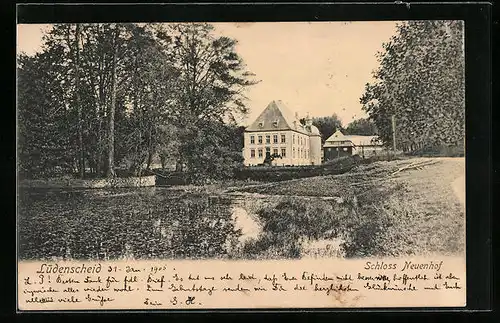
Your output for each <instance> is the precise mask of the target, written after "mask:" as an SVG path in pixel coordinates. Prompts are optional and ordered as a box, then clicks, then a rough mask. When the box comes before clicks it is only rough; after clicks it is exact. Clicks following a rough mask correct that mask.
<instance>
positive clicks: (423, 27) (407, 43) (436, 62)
mask: <svg viewBox="0 0 500 323" xmlns="http://www.w3.org/2000/svg"><path fill="white" fill-rule="evenodd" d="M463 46H464V44H463V22H461V21H409V22H405V23H401V24H399V25H398V26H397V33H396V34H395V35H394V36H393V37H392V38H391V40H390V41H389V42H388V43H386V44H384V46H383V47H384V51H383V52H381V53H379V62H380V67H379V68H378V69H377V70H376V71H375V72H374V77H375V79H376V80H375V82H373V83H372V84H367V85H366V87H365V93H364V94H363V96H362V97H361V99H360V102H361V103H362V104H363V109H364V110H365V111H366V112H367V113H368V114H369V118H370V120H372V121H373V122H374V123H375V125H376V127H377V129H378V131H379V134H380V138H381V139H382V141H383V142H384V143H385V144H387V145H392V129H391V117H392V116H393V115H394V116H395V119H396V136H397V138H396V140H397V146H398V148H399V149H402V150H404V151H411V150H415V149H420V148H424V147H439V146H453V145H462V144H463V141H464V135H465V83H464V81H465V78H464V62H465V61H464V47H463Z"/></svg>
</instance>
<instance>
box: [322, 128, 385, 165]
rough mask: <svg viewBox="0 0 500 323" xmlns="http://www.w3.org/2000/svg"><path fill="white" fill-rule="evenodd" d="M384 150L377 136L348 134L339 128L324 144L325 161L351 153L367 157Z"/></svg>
mask: <svg viewBox="0 0 500 323" xmlns="http://www.w3.org/2000/svg"><path fill="white" fill-rule="evenodd" d="M383 150H384V148H383V146H382V144H381V143H380V142H379V141H378V137H377V136H356V135H352V136H346V135H344V134H343V133H342V132H341V131H340V130H337V131H336V132H335V133H334V134H333V135H331V136H330V137H329V138H328V139H326V141H325V144H324V145H323V161H328V160H332V159H335V158H338V157H342V156H351V155H359V156H361V157H363V158H365V157H370V156H373V155H377V154H380V153H381V152H382V151H383Z"/></svg>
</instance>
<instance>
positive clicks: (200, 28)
mask: <svg viewBox="0 0 500 323" xmlns="http://www.w3.org/2000/svg"><path fill="white" fill-rule="evenodd" d="M464 71H465V52H464V21H461V20H446V21H444V20H412V21H330V22H327V21H323V22H319V21H318V22H248V23H247V22H244V23H242V22H234V23H233V22H224V23H222V22H217V23H203V22H183V23H171V22H169V23H160V22H158V23H60V24H45V25H40V24H38V25H37V24H18V25H17V152H18V156H17V160H18V163H17V164H18V172H17V179H18V181H17V191H18V200H17V212H18V214H17V228H18V232H17V236H18V241H17V247H18V264H17V268H18V282H17V284H18V285H17V286H18V288H17V297H18V309H19V310H20V311H38V310H110V309H120V310H144V309H147V310H150V309H161V310H172V309H182V310H190V309H197V310H200V309H202V310H207V309H249V308H250V309H284V308H322V309H325V308H367V307H368V308H377V307H394V308H397V307H464V306H466V266H465V265H466V258H465V157H464V156H465V73H464Z"/></svg>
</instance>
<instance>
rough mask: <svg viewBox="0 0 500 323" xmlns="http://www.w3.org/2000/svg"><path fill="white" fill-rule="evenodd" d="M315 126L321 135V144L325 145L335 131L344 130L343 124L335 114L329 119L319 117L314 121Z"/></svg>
mask: <svg viewBox="0 0 500 323" xmlns="http://www.w3.org/2000/svg"><path fill="white" fill-rule="evenodd" d="M312 122H313V125H314V126H316V127H317V128H318V130H319V132H320V133H321V142H322V143H324V142H325V141H326V139H328V138H329V137H330V136H331V135H333V133H335V131H337V130H342V122H341V121H340V119H339V118H338V116H337V115H336V114H335V113H334V114H332V115H331V116H329V117H317V118H313V119H312Z"/></svg>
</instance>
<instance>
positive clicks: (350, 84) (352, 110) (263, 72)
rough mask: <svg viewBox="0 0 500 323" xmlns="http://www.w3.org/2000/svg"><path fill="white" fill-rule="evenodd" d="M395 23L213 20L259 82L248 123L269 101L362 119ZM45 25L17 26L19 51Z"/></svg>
mask: <svg viewBox="0 0 500 323" xmlns="http://www.w3.org/2000/svg"><path fill="white" fill-rule="evenodd" d="M396 23H397V22H395V21H376V22H375V21H366V22H365V21H364V22H258V23H214V24H213V25H214V26H215V33H216V34H218V35H224V36H227V37H231V38H234V39H236V40H237V41H238V44H237V46H236V51H237V52H238V54H239V55H240V56H241V57H242V59H243V61H244V62H245V64H246V68H247V69H248V70H249V71H251V72H253V73H254V74H256V76H255V78H256V79H257V80H260V82H259V83H258V84H256V85H253V86H252V87H251V88H249V89H247V91H246V96H247V97H248V99H249V100H248V101H247V102H246V104H247V106H248V107H249V109H250V113H249V115H248V116H247V118H246V119H243V120H241V123H242V124H244V125H248V124H250V123H251V122H252V121H253V120H254V119H255V118H257V116H258V115H259V114H260V113H261V112H262V110H263V109H265V107H266V106H267V105H268V104H269V102H271V101H273V100H282V101H283V102H284V103H285V104H286V105H287V106H288V107H289V109H290V110H291V111H294V112H297V113H298V114H299V115H300V116H301V117H303V116H306V115H307V114H309V115H310V116H311V117H321V116H330V115H332V114H334V113H335V114H337V116H338V117H339V118H340V119H341V121H342V123H343V125H344V126H346V125H347V124H348V123H349V122H351V121H352V120H354V119H358V118H363V117H366V114H365V113H364V112H363V111H362V109H361V107H362V106H361V104H360V103H359V98H360V97H361V96H362V94H363V92H364V86H365V84H366V83H368V82H371V81H372V71H373V70H375V69H376V68H377V66H378V62H377V58H376V56H375V55H376V53H377V51H381V50H382V44H383V43H385V42H387V41H389V39H390V38H391V36H392V35H394V33H395V31H396V28H395V27H396ZM49 28H50V25H18V26H17V31H18V39H17V40H18V42H17V50H18V52H25V53H26V54H34V53H36V52H37V51H39V50H40V49H41V44H42V36H43V34H44V32H45V31H46V30H48V29H49Z"/></svg>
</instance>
